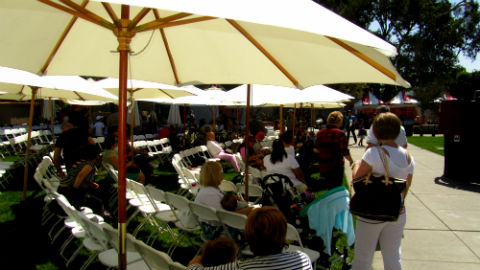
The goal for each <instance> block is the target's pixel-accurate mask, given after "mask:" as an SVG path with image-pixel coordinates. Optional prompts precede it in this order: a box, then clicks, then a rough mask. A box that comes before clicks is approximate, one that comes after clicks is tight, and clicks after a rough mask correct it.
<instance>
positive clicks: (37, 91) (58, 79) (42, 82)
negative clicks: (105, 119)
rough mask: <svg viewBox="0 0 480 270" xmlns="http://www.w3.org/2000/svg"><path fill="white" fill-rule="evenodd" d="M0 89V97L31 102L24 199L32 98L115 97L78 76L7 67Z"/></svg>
mask: <svg viewBox="0 0 480 270" xmlns="http://www.w3.org/2000/svg"><path fill="white" fill-rule="evenodd" d="M0 89H2V90H6V91H7V92H8V93H9V94H4V95H0V99H15V100H30V101H31V102H30V111H29V117H28V138H27V149H26V153H25V167H24V168H25V169H24V181H23V199H25V198H26V191H27V177H28V165H27V164H28V163H27V161H28V159H29V158H30V143H31V132H32V122H33V107H34V101H35V99H51V98H61V99H69V98H70V99H72V98H73V99H80V100H85V98H95V99H99V100H108V101H114V100H116V99H117V97H116V96H114V95H112V94H110V93H108V92H107V91H105V90H104V89H102V88H100V87H98V86H95V85H94V84H92V83H90V82H88V81H86V80H84V79H82V78H80V77H78V76H38V75H35V74H33V73H30V72H26V71H23V70H18V69H12V68H8V67H0ZM27 89H29V90H27ZM17 90H19V92H16V91H17ZM50 103H51V100H50ZM51 122H52V124H53V119H51ZM52 129H53V128H52ZM52 133H53V130H52Z"/></svg>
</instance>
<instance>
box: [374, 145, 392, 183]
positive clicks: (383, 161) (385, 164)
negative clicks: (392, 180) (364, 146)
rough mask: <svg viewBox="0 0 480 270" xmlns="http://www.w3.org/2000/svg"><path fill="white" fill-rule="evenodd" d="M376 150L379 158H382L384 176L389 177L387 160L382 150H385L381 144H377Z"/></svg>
mask: <svg viewBox="0 0 480 270" xmlns="http://www.w3.org/2000/svg"><path fill="white" fill-rule="evenodd" d="M377 150H378V154H379V155H380V159H381V160H382V163H383V169H384V170H385V177H387V178H388V177H390V175H389V173H388V160H387V157H386V155H385V152H384V151H385V150H384V149H383V147H381V146H377Z"/></svg>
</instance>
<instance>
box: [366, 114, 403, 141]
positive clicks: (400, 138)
mask: <svg viewBox="0 0 480 270" xmlns="http://www.w3.org/2000/svg"><path fill="white" fill-rule="evenodd" d="M385 112H390V108H389V107H388V106H385V105H380V106H378V107H377V108H376V114H380V113H385ZM395 143H396V144H397V145H399V146H401V147H403V148H405V149H406V148H407V145H408V142H407V135H406V133H405V128H403V126H400V132H399V133H398V136H397V138H396V139H395ZM375 145H380V143H379V142H378V140H377V137H375V134H374V132H373V124H371V125H370V129H369V130H368V135H367V149H368V148H370V147H372V146H375Z"/></svg>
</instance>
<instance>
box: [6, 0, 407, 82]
mask: <svg viewBox="0 0 480 270" xmlns="http://www.w3.org/2000/svg"><path fill="white" fill-rule="evenodd" d="M41 1H42V2H45V3H47V4H48V3H50V4H52V5H55V4H58V5H60V6H62V7H63V8H64V9H69V10H74V9H76V10H74V12H76V14H78V15H81V14H82V13H84V12H83V9H82V7H81V6H82V5H81V1H79V0H75V1H68V0H67V1H62V2H65V3H78V7H77V6H75V5H73V4H71V6H72V7H68V6H66V5H64V4H62V3H57V1H55V0H41ZM118 2H122V3H127V2H129V1H118ZM259 2H260V3H259ZM130 4H134V5H139V6H140V5H145V6H152V5H159V7H155V8H156V9H155V10H154V11H152V10H146V11H148V12H146V13H142V15H144V14H145V16H139V17H138V18H139V21H138V23H137V24H136V26H137V28H136V29H135V31H136V34H135V36H134V37H133V38H132V42H131V44H130V47H131V50H132V51H133V52H134V53H138V52H141V53H140V54H139V55H131V56H130V62H131V65H130V66H131V70H130V71H129V72H130V74H131V77H133V78H135V79H141V80H148V81H160V82H163V83H168V84H172V85H179V84H200V83H238V84H241V83H256V84H274V85H283V86H289V87H297V88H305V87H308V86H311V85H316V84H328V83H349V82H371V83H386V84H396V85H402V86H408V83H407V82H406V81H405V80H403V79H402V77H401V76H400V75H399V74H398V72H397V71H396V70H395V68H394V67H393V66H392V64H391V62H390V60H389V57H391V56H394V55H395V54H396V49H395V47H393V46H392V45H391V44H389V43H387V42H385V41H383V40H381V39H380V38H378V37H376V36H375V35H373V34H371V33H369V32H368V31H366V30H364V29H361V28H359V27H357V26H355V25H354V24H352V23H350V22H349V21H347V20H345V19H343V18H342V17H340V16H338V15H336V14H335V13H333V12H331V11H329V10H328V9H325V8H323V7H321V6H320V5H318V4H316V3H313V2H312V1H309V0H291V1H275V0H263V1H256V0H248V1H236V0H208V1H196V0H164V1H137V0H135V1H131V3H130ZM272 7H275V12H272ZM86 9H88V10H89V11H91V13H92V14H97V15H98V16H99V17H102V18H103V19H99V18H98V17H96V16H93V15H92V16H89V17H87V16H86V15H81V16H82V17H85V18H87V19H88V20H90V21H86V20H82V19H78V20H75V22H74V23H73V24H72V27H71V28H69V30H68V31H66V32H65V37H64V38H63V39H61V42H59V43H58V49H56V50H54V49H53V48H55V45H56V44H57V41H58V40H59V39H60V37H59V36H60V33H62V32H63V31H64V30H65V27H66V25H68V23H69V21H70V19H71V16H69V15H68V14H67V13H65V12H62V11H59V10H57V9H54V8H51V7H49V6H47V5H45V4H43V3H40V2H37V1H26V0H23V1H19V0H3V1H2V8H1V9H0V23H1V24H2V29H0V34H1V35H2V36H3V37H8V38H6V40H5V42H3V43H2V45H0V48H2V50H1V52H0V59H2V60H1V63H0V64H2V65H5V66H9V67H14V68H20V69H23V70H27V71H30V72H34V73H38V72H43V73H47V74H55V75H57V74H58V75H72V74H76V75H86V76H88V75H90V76H102V77H117V76H118V70H119V63H118V55H117V54H115V53H113V52H112V51H114V50H115V49H116V48H117V45H118V42H117V38H116V37H115V35H114V34H113V32H112V31H111V29H113V28H114V27H115V24H114V23H113V22H111V21H112V19H110V15H109V13H108V12H107V11H106V8H104V6H103V5H102V4H101V3H96V2H88V3H87V4H86ZM140 10H142V9H141V8H133V7H132V8H131V12H130V13H131V14H132V16H131V17H132V18H133V17H134V16H136V14H138V13H139V12H140ZM112 12H113V13H115V14H119V7H118V6H116V5H113V6H112ZM183 12H187V13H183ZM27 18H28V20H27ZM115 18H118V15H117V16H116V17H115ZM157 18H158V19H157ZM225 18H228V19H225ZM286 18H288V19H286ZM91 21H98V24H101V25H102V26H104V27H100V26H99V25H95V24H93V23H91ZM27 22H28V23H27ZM136 22H137V21H135V23H136ZM148 22H152V23H151V24H147V23H148ZM150 26H152V27H156V28H157V29H161V30H160V31H144V30H145V29H146V28H148V27H150ZM132 34H133V33H132ZM86 37H88V38H86ZM32 44H34V46H33V45H32ZM52 52H53V53H52ZM232 52H233V53H232ZM51 53H52V54H51ZM19 55H21V56H22V57H19ZM50 55H51V57H50V58H49V56H50Z"/></svg>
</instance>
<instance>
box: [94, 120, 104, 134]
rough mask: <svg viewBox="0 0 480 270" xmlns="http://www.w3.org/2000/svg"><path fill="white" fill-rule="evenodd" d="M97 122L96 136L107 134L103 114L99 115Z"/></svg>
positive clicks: (95, 125)
mask: <svg viewBox="0 0 480 270" xmlns="http://www.w3.org/2000/svg"><path fill="white" fill-rule="evenodd" d="M96 119H97V122H95V124H93V128H94V129H95V137H103V136H104V135H105V124H104V123H103V116H101V115H97V118H96Z"/></svg>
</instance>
